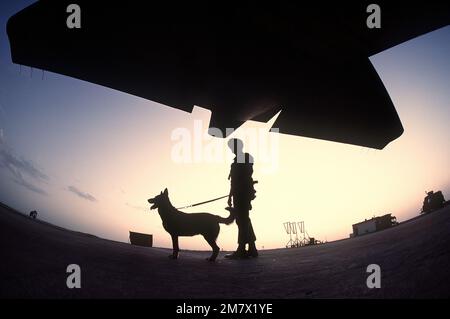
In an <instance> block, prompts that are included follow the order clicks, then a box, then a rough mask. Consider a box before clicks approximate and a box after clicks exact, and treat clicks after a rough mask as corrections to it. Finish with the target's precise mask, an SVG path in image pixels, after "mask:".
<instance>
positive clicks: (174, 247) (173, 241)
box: [169, 235, 180, 259]
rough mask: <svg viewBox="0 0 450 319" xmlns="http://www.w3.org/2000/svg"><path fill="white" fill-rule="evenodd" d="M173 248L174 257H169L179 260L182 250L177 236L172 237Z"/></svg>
mask: <svg viewBox="0 0 450 319" xmlns="http://www.w3.org/2000/svg"><path fill="white" fill-rule="evenodd" d="M172 247H173V252H172V255H170V256H169V258H172V259H177V258H178V252H179V251H180V248H179V247H178V236H176V235H172Z"/></svg>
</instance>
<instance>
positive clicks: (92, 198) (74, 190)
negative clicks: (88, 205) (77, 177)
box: [67, 186, 97, 202]
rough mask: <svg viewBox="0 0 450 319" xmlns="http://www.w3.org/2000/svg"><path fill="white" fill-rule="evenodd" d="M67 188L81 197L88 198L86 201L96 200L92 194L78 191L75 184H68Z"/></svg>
mask: <svg viewBox="0 0 450 319" xmlns="http://www.w3.org/2000/svg"><path fill="white" fill-rule="evenodd" d="M67 190H68V191H69V192H72V193H73V194H75V195H77V196H78V197H81V198H83V199H85V200H88V201H91V202H96V201H97V199H96V198H95V197H94V196H92V195H91V194H89V193H85V192H82V191H80V190H79V189H78V188H76V187H75V186H68V187H67Z"/></svg>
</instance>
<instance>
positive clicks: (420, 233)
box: [0, 207, 450, 298]
mask: <svg viewBox="0 0 450 319" xmlns="http://www.w3.org/2000/svg"><path fill="white" fill-rule="evenodd" d="M349 227H350V226H349ZM280 236H281V234H280ZM449 243H450V207H445V208H444V209H441V210H438V211H435V212H432V213H430V214H426V215H422V216H421V217H419V218H416V219H414V220H411V221H409V222H407V223H402V224H400V225H399V226H397V227H394V228H391V229H388V230H384V231H381V232H378V233H373V234H369V235H366V236H362V237H359V238H354V239H346V240H342V241H337V242H329V243H327V244H324V245H318V246H309V247H304V248H298V249H275V250H265V251H264V254H261V255H260V257H259V258H256V259H246V260H242V261H240V262H236V261H234V260H227V259H224V258H220V257H221V256H222V255H223V254H225V253H223V252H220V253H219V258H218V259H217V260H216V262H215V263H207V262H204V259H205V258H206V257H207V256H209V255H210V252H209V251H183V258H182V259H179V260H177V261H176V262H174V261H173V260H169V259H168V258H167V257H166V256H167V254H168V253H169V250H168V249H162V248H159V249H158V248H145V247H137V246H133V245H129V244H126V243H121V242H114V241H109V240H105V239H101V238H96V237H94V236H92V235H88V234H83V233H78V232H74V231H69V230H66V229H62V228H59V227H56V226H53V225H51V224H47V223H45V222H43V221H42V220H31V219H30V218H29V217H28V216H27V215H22V214H19V213H15V212H13V211H12V210H11V209H8V208H3V207H0V260H1V262H0V282H1V285H0V297H2V298H5V297H22V298H233V297H234V298H344V297H350V298H431V297H448V296H449V295H450V272H449V271H448V265H449V264H450V245H449ZM156 244H158V239H157V241H156ZM282 244H283V242H282V238H280V245H282ZM73 263H76V264H78V265H80V268H81V272H82V276H81V277H82V279H81V280H82V282H81V284H82V288H81V289H67V286H66V279H67V275H68V274H67V273H66V268H67V265H69V264H73ZM372 263H378V264H379V265H380V267H381V271H382V276H381V277H382V278H381V289H368V288H367V286H366V279H367V276H368V273H366V268H367V265H369V264H372Z"/></svg>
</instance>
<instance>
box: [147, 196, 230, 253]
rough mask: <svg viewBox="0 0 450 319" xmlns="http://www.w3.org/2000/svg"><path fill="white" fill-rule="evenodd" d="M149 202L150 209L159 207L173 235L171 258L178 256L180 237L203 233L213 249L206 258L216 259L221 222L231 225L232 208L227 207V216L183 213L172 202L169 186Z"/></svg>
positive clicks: (168, 230)
mask: <svg viewBox="0 0 450 319" xmlns="http://www.w3.org/2000/svg"><path fill="white" fill-rule="evenodd" d="M148 202H149V203H150V204H152V206H151V207H150V209H156V208H157V209H158V213H159V215H160V216H161V219H162V222H163V227H164V229H165V230H166V231H167V232H168V233H169V234H170V236H172V245H173V253H172V255H170V256H169V257H170V258H172V259H177V258H178V252H179V250H180V248H179V246H178V237H180V236H195V235H202V236H203V237H204V238H205V240H206V241H207V242H208V244H209V245H210V246H211V248H212V250H213V251H212V255H211V256H210V257H209V258H207V259H206V260H208V261H215V260H216V258H217V255H218V254H219V250H220V248H219V246H217V244H216V239H217V236H218V235H219V232H220V225H219V224H226V225H229V224H231V223H232V222H233V221H234V216H233V214H232V209H231V208H226V209H227V210H228V211H229V212H230V215H229V216H228V217H227V218H224V217H221V216H218V215H213V214H209V213H193V214H187V213H183V212H182V211H179V210H178V209H176V208H175V207H173V206H172V204H171V203H170V200H169V192H168V190H167V188H166V189H165V190H164V192H161V193H160V194H159V195H157V196H155V197H153V198H150V199H149V200H148Z"/></svg>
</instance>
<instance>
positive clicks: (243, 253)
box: [225, 245, 247, 259]
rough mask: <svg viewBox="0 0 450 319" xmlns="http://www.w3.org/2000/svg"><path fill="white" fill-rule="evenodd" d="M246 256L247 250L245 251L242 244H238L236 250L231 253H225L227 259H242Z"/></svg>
mask: <svg viewBox="0 0 450 319" xmlns="http://www.w3.org/2000/svg"><path fill="white" fill-rule="evenodd" d="M246 257H247V252H246V251H245V246H244V245H239V246H238V248H237V249H236V251H235V252H234V253H232V254H228V255H225V258H228V259H242V258H246Z"/></svg>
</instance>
